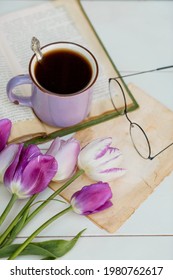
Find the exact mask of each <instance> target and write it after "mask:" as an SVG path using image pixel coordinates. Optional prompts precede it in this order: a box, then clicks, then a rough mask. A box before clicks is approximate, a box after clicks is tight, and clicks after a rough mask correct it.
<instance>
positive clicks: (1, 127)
mask: <svg viewBox="0 0 173 280" xmlns="http://www.w3.org/2000/svg"><path fill="white" fill-rule="evenodd" d="M11 127H12V123H11V121H10V120H9V119H2V120H0V151H2V150H3V149H4V147H5V145H6V143H7V141H8V138H9V136H10V132H11Z"/></svg>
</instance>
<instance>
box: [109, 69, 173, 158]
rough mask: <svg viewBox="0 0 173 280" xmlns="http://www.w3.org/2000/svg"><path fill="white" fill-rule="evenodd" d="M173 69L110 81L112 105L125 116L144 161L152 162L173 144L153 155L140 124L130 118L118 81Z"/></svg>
mask: <svg viewBox="0 0 173 280" xmlns="http://www.w3.org/2000/svg"><path fill="white" fill-rule="evenodd" d="M172 67H173V65H170V66H165V67H160V68H157V69H152V70H147V71H142V72H137V73H133V74H129V75H124V76H118V77H116V78H110V79H109V93H110V98H111V102H112V105H113V107H114V108H115V110H116V111H117V113H118V114H119V115H125V117H126V119H127V120H128V121H129V124H130V136H131V140H132V143H133V146H134V148H135V149H136V151H137V152H138V154H139V155H140V156H141V157H142V158H144V159H150V160H152V159H154V158H155V157H156V156H158V155H159V154H161V153H162V152H164V151H165V150H166V149H168V148H169V147H170V146H172V145H173V143H171V144H170V145H168V146H166V147H165V148H164V149H162V150H161V151H159V152H158V153H157V154H155V155H151V145H150V141H149V139H148V136H147V135H146V133H145V131H144V129H143V128H142V127H141V126H140V125H139V124H138V123H136V122H132V121H131V120H130V118H129V116H128V113H127V101H126V97H125V93H124V90H123V87H122V85H121V83H120V82H119V81H118V79H119V78H124V77H129V76H135V75H139V74H144V73H149V72H154V71H159V70H163V69H167V68H172Z"/></svg>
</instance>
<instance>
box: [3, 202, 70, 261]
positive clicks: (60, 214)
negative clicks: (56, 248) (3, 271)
mask: <svg viewBox="0 0 173 280" xmlns="http://www.w3.org/2000/svg"><path fill="white" fill-rule="evenodd" d="M70 210H72V206H71V205H70V206H69V207H67V208H66V209H64V210H63V211H61V212H59V213H57V214H56V215H54V216H53V217H52V218H50V219H49V220H47V221H46V222H45V223H44V224H42V225H41V226H40V227H39V228H38V229H37V230H35V231H34V232H33V233H32V234H31V235H30V236H29V237H28V238H27V239H26V240H25V242H24V243H23V244H21V246H20V247H18V249H17V250H16V251H15V252H14V253H13V254H12V255H11V256H10V257H9V258H8V260H14V259H15V258H16V257H17V256H18V255H19V254H20V253H21V252H22V251H23V250H24V249H25V248H26V246H27V245H28V244H29V243H30V242H31V241H32V240H33V239H34V237H36V236H37V235H38V234H39V233H40V232H41V231H42V230H44V229H45V228H46V227H47V226H49V225H50V224H51V223H52V222H54V221H55V220H56V219H58V218H59V217H61V216H62V215H64V214H65V213H67V212H68V211H70Z"/></svg>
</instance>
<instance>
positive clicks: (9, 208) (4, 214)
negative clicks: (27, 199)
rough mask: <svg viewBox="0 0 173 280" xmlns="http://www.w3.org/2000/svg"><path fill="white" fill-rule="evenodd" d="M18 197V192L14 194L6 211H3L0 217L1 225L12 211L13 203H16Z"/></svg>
mask: <svg viewBox="0 0 173 280" xmlns="http://www.w3.org/2000/svg"><path fill="white" fill-rule="evenodd" d="M17 198H18V196H17V194H12V196H11V199H10V201H9V203H8V204H7V206H6V208H5V210H4V212H3V213H2V215H1V217H0V225H2V223H3V221H4V220H5V218H6V217H7V215H8V213H9V212H10V210H11V208H12V207H13V205H14V203H15V201H16V200H17Z"/></svg>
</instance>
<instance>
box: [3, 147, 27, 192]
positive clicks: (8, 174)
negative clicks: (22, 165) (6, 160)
mask: <svg viewBox="0 0 173 280" xmlns="http://www.w3.org/2000/svg"><path fill="white" fill-rule="evenodd" d="M14 145H15V147H14V151H13V153H14V154H13V161H12V163H11V164H10V165H9V167H8V168H7V169H6V171H5V174H4V184H5V186H6V187H7V188H8V187H9V186H10V184H11V181H12V180H13V177H14V174H15V171H16V167H17V165H18V162H19V158H20V154H21V151H22V148H23V144H14ZM7 148H8V149H10V148H9V146H7ZM5 150H6V149H5ZM5 150H4V151H5ZM4 157H5V156H4Z"/></svg>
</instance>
